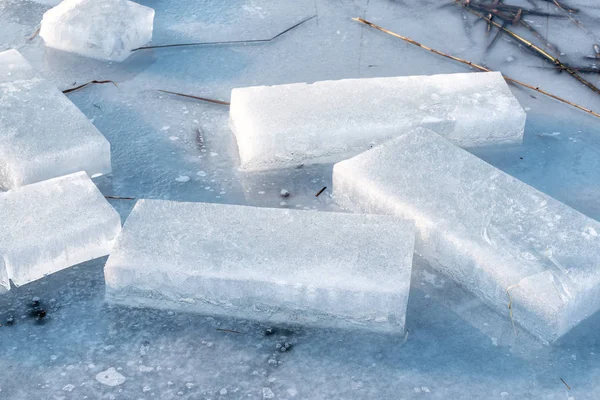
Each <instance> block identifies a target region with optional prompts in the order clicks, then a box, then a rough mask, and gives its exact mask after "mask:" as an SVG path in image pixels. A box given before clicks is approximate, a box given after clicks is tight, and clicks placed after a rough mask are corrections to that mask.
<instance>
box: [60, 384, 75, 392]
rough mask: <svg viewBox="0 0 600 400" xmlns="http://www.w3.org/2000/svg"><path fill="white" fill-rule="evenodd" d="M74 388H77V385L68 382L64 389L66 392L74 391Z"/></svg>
mask: <svg viewBox="0 0 600 400" xmlns="http://www.w3.org/2000/svg"><path fill="white" fill-rule="evenodd" d="M73 389H75V385H72V384H68V385H65V386H64V387H63V390H64V391H65V392H72V391H73Z"/></svg>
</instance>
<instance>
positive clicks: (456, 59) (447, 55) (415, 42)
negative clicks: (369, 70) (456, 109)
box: [352, 18, 600, 118]
mask: <svg viewBox="0 0 600 400" xmlns="http://www.w3.org/2000/svg"><path fill="white" fill-rule="evenodd" d="M352 19H353V20H355V21H358V22H360V23H362V24H365V25H367V26H370V27H371V28H374V29H377V30H379V31H381V32H384V33H387V34H388V35H391V36H394V37H396V38H398V39H402V40H404V41H405V42H408V43H410V44H412V45H414V46H417V47H420V48H422V49H424V50H427V51H430V52H432V53H434V54H437V55H439V56H442V57H445V58H449V59H451V60H454V61H458V62H460V63H462V64H466V65H468V66H470V67H473V68H476V69H478V70H480V71H484V72H492V70H491V69H488V68H486V67H484V66H481V65H478V64H475V63H473V62H471V61H467V60H463V59H462V58H458V57H455V56H452V55H449V54H445V53H442V52H441V51H438V50H435V49H432V48H431V47H427V46H425V45H423V44H421V43H419V42H417V41H416V40H413V39H411V38H408V37H406V36H402V35H399V34H397V33H395V32H392V31H390V30H388V29H385V28H382V27H381V26H379V25H376V24H374V23H372V22H369V21H366V20H364V19H362V18H352ZM504 79H505V80H506V81H507V82H511V83H515V84H517V85H520V86H523V87H526V88H528V89H531V90H535V91H536V92H538V93H541V94H543V95H546V96H548V97H551V98H553V99H555V100H558V101H560V102H561V103H565V104H568V105H570V106H572V107H575V108H577V109H579V110H581V111H584V112H586V113H588V114H592V115H593V116H595V117H598V118H600V114H598V113H596V112H594V111H592V110H590V109H588V108H585V107H583V106H580V105H579V104H576V103H573V102H570V101H569V100H565V99H563V98H561V97H558V96H556V95H554V94H552V93H549V92H547V91H545V90H543V89H541V88H540V87H536V86H532V85H529V84H527V83H524V82H521V81H518V80H516V79H513V78H509V77H507V76H504Z"/></svg>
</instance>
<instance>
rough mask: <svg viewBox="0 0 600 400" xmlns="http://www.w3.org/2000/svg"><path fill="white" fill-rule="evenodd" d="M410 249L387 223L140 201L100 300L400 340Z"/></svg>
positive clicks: (404, 228)
mask: <svg viewBox="0 0 600 400" xmlns="http://www.w3.org/2000/svg"><path fill="white" fill-rule="evenodd" d="M413 244H414V227H413V226H412V223H408V222H406V221H401V220H397V219H396V218H389V217H382V216H377V215H355V214H344V213H325V212H308V211H290V210H284V209H269V208H256V207H245V206H233V205H222V204H210V203H177V202H171V201H160V200H140V201H138V203H137V204H136V206H135V208H134V209H133V211H132V212H131V214H130V216H129V218H128V219H127V221H126V223H125V225H124V227H123V231H122V232H121V235H120V236H119V238H118V240H117V243H116V244H115V248H114V250H113V251H112V253H111V255H110V257H109V259H108V262H107V264H106V266H105V269H104V273H105V278H106V291H107V293H106V294H107V300H109V301H112V302H118V303H124V304H129V305H136V306H140V305H141V306H151V307H159V308H182V309H184V310H186V311H198V312H201V313H216V314H223V315H232V316H237V317H241V318H252V319H258V320H268V321H280V322H287V323H309V324H316V325H326V326H340V327H344V326H352V327H358V328H366V329H372V330H381V331H391V332H395V333H402V329H403V327H404V321H405V313H406V305H407V300H408V291H409V286H410V274H411V268H412V255H413V254H412V253H413Z"/></svg>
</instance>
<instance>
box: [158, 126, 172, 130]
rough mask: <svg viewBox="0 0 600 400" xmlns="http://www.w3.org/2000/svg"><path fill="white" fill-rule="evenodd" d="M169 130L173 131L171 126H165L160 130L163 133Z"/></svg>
mask: <svg viewBox="0 0 600 400" xmlns="http://www.w3.org/2000/svg"><path fill="white" fill-rule="evenodd" d="M169 129H171V127H170V126H169V125H165V126H163V127H162V128H161V129H160V130H161V131H168V130H169Z"/></svg>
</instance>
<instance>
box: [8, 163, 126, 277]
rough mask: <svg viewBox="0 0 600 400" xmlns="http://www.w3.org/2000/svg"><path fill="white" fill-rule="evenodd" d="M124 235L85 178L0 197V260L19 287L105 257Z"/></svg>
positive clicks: (56, 181)
mask: <svg viewBox="0 0 600 400" xmlns="http://www.w3.org/2000/svg"><path fill="white" fill-rule="evenodd" d="M120 230H121V220H120V217H119V214H118V213H117V212H116V211H115V210H114V209H113V208H112V207H111V206H110V204H109V203H108V202H107V201H106V199H105V198H104V196H102V194H101V193H100V191H99V190H98V188H96V185H94V183H93V182H92V181H91V179H90V178H89V177H88V176H87V174H86V173H85V172H78V173H75V174H71V175H67V176H63V177H60V178H55V179H50V180H47V181H44V182H39V183H35V184H33V185H27V186H23V187H22V188H19V189H15V190H10V191H8V192H5V193H0V259H3V260H4V262H5V264H6V270H7V274H8V277H9V278H10V279H11V280H12V281H13V283H14V284H15V285H17V286H20V285H24V284H26V283H28V282H31V281H34V280H36V279H40V278H42V277H43V276H45V275H48V274H51V273H54V272H57V271H59V270H61V269H64V268H67V267H70V266H73V265H75V264H79V263H81V262H84V261H88V260H92V259H94V258H98V257H102V256H105V255H107V254H108V253H109V252H110V250H111V248H112V245H113V243H114V240H115V238H116V236H117V234H118V233H119V231H120ZM0 265H1V264H0ZM0 279H1V278H0Z"/></svg>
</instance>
